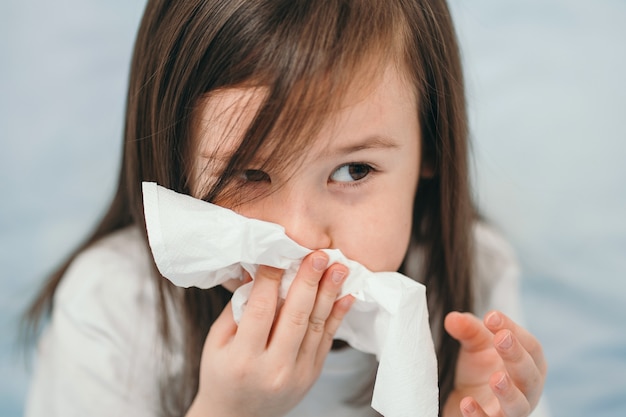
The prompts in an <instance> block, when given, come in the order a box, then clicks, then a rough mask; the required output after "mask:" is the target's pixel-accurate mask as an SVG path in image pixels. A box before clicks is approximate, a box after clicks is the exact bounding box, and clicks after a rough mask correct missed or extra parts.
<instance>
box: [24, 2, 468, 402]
mask: <svg viewBox="0 0 626 417" xmlns="http://www.w3.org/2000/svg"><path fill="white" fill-rule="evenodd" d="M389 62H394V63H395V64H396V65H397V66H398V67H399V68H401V69H402V71H403V73H405V74H406V76H407V79H408V80H409V81H410V82H412V83H413V85H414V88H415V93H416V99H417V104H418V109H419V114H418V117H419V120H420V124H421V128H422V140H423V144H422V146H423V149H424V161H423V163H424V164H429V165H430V166H432V168H433V170H434V175H433V176H432V178H428V179H424V180H422V181H420V185H419V187H418V190H417V193H416V195H415V203H414V219H413V232H412V244H413V245H414V246H417V247H419V248H420V251H422V253H423V255H424V256H423V259H424V260H425V262H424V264H423V266H422V267H421V268H422V269H421V273H420V275H421V276H420V278H419V279H420V281H422V282H423V283H424V284H425V285H426V286H427V291H428V301H429V309H430V314H431V320H432V325H433V326H435V327H436V328H434V329H433V334H434V335H435V336H436V337H437V340H436V341H435V342H436V346H437V354H438V360H439V378H440V400H441V401H442V402H443V401H445V399H446V398H447V396H448V395H449V393H450V391H451V390H452V388H453V382H454V374H455V367H456V358H457V355H458V344H457V343H456V342H455V341H454V340H453V339H452V338H451V337H449V336H448V335H447V334H446V332H445V331H444V330H443V324H442V322H443V320H442V317H443V316H444V315H445V314H446V313H448V312H450V311H453V310H461V311H470V310H471V308H472V294H471V276H470V275H471V274H470V271H471V269H472V266H471V253H472V248H471V238H470V234H471V232H470V230H471V222H472V219H473V215H474V213H473V205H472V203H471V199H470V192H469V184H468V162H467V159H468V143H467V141H468V138H467V123H466V111H465V97H464V87H463V79H462V72H461V65H460V58H459V51H458V45H457V40H456V35H455V33H454V28H453V24H452V21H451V17H450V13H449V10H448V7H447V5H446V3H445V0H385V1H369V0H319V1H310V0H186V1H168V0H151V1H148V4H147V6H146V10H145V13H144V17H143V20H142V22H141V26H140V28H139V32H138V36H137V40H136V44H135V50H134V56H133V60H132V66H131V73H130V82H129V91H128V98H127V107H126V124H125V140H124V150H123V160H122V166H121V173H120V176H119V183H118V186H117V190H116V192H115V195H114V197H113V200H112V203H111V205H110V207H109V209H108V211H107V212H106V215H105V216H104V218H103V219H102V221H101V222H100V224H99V225H98V226H97V228H96V229H95V231H94V232H93V233H92V234H91V236H89V237H88V239H87V240H86V241H85V243H84V244H82V245H81V246H80V247H79V248H78V249H77V250H76V251H75V252H74V253H73V254H72V255H71V256H70V257H69V259H68V260H67V262H66V263H65V264H64V265H62V266H61V267H60V268H59V269H58V270H57V271H55V272H54V273H53V274H52V275H51V276H50V279H49V280H48V281H47V283H46V285H45V286H44V287H43V288H42V290H41V292H40V294H39V295H38V297H37V298H36V300H35V301H34V303H33V304H32V306H31V307H30V309H29V311H28V312H27V316H26V317H27V318H28V319H29V320H30V321H31V324H33V325H34V326H36V325H37V322H38V320H39V319H40V318H41V317H42V316H43V315H44V314H46V313H49V312H50V310H51V309H52V307H53V305H52V297H53V294H54V292H55V290H56V288H57V286H58V284H59V282H60V281H61V279H62V277H63V274H64V273H65V271H66V269H67V267H68V265H69V264H70V263H71V261H72V260H73V259H74V257H75V256H76V255H77V254H78V253H79V252H80V251H82V250H83V249H85V248H86V247H88V246H89V245H91V244H92V243H93V242H95V241H97V240H98V239H100V238H102V237H103V236H106V235H107V234H110V233H111V232H113V231H115V230H118V229H121V228H123V227H125V226H128V225H131V224H136V225H138V226H139V227H140V229H141V230H145V226H144V217H143V206H142V199H141V182H142V181H155V182H157V183H159V184H161V185H163V186H165V187H167V188H170V189H173V190H175V191H178V192H182V193H189V192H190V190H189V173H190V154H191V152H192V150H191V136H192V135H191V132H192V130H193V125H194V123H193V120H194V117H193V115H194V109H195V107H196V106H197V104H198V102H199V100H201V99H202V98H203V97H205V96H206V95H207V94H209V93H210V92H211V91H215V90H217V89H221V88H226V87H230V86H238V85H258V86H263V87H264V88H266V89H267V94H266V96H265V98H264V101H263V103H262V104H261V106H260V107H259V110H258V111H257V114H256V117H255V119H254V120H253V121H252V123H251V124H250V125H249V127H248V129H247V131H246V133H245V135H244V137H243V139H242V141H241V144H240V146H239V148H238V149H237V150H236V151H235V153H234V154H233V156H232V158H231V160H230V161H229V162H228V163H227V164H226V166H225V168H224V169H223V172H221V176H220V177H219V179H218V181H217V182H216V183H215V184H213V187H212V189H210V190H206V193H205V195H204V197H205V198H206V199H207V200H209V201H212V200H214V199H215V198H216V197H217V196H218V195H220V193H222V192H224V190H226V189H227V188H228V184H229V181H230V179H231V178H232V176H233V173H234V172H237V171H238V170H239V169H240V168H241V167H245V166H246V164H247V163H249V161H250V160H251V159H252V158H253V157H254V156H255V155H256V154H257V152H258V150H259V149H261V148H262V147H263V148H267V147H271V149H272V150H273V152H271V154H272V155H278V156H279V157H278V158H276V161H272V160H269V161H267V163H279V162H281V161H282V160H284V159H285V158H287V157H288V156H289V155H292V154H293V153H294V152H293V151H294V150H296V149H301V148H303V147H306V137H311V135H306V134H303V133H311V131H312V130H315V126H317V125H319V123H318V122H319V121H321V120H322V119H323V118H324V117H326V115H327V114H328V111H329V109H334V108H336V105H337V103H338V101H337V100H338V99H337V97H342V96H343V95H344V93H345V92H346V91H347V90H348V89H349V88H350V86H352V85H353V78H354V77H353V74H355V73H356V72H357V70H359V69H360V68H363V67H364V66H367V65H371V66H372V67H373V68H378V69H381V68H383V67H384V65H387V64H388V63H389ZM376 73H377V72H376V70H373V72H372V75H375V74H376ZM285 138H289V140H287V139H285ZM298 138H301V139H298ZM302 138H303V139H302ZM409 262H412V258H411V257H407V258H406V259H405V265H404V266H403V268H404V269H411V268H410V267H409V265H408V264H407V263H409ZM155 276H156V275H155ZM155 285H156V286H157V288H158V294H160V305H159V307H158V308H159V309H160V312H161V317H162V322H161V330H162V334H163V338H164V341H165V342H166V343H168V341H169V340H170V339H171V335H170V332H169V328H168V320H167V319H166V317H167V314H168V313H167V311H166V304H167V303H166V300H167V299H168V298H171V299H172V300H173V301H174V305H175V306H177V308H179V309H180V311H182V316H183V317H184V320H183V321H184V331H185V332H186V333H185V334H186V339H185V340H186V341H187V344H186V349H187V352H186V356H185V358H186V365H185V371H184V372H185V373H184V375H183V378H182V379H181V384H183V385H182V389H181V393H179V395H178V398H175V399H174V400H175V403H177V405H176V407H174V408H175V409H177V410H172V413H176V412H179V413H180V412H181V410H184V409H186V407H187V406H188V405H189V403H190V401H191V399H192V397H193V395H194V394H195V391H196V390H197V384H198V372H199V363H200V355H201V351H202V345H203V342H204V339H205V337H206V334H207V333H208V330H209V327H210V325H211V323H212V322H213V321H214V320H215V319H216V318H217V316H218V314H219V313H220V311H221V310H222V309H223V307H224V306H225V304H226V303H227V301H228V298H229V293H228V292H227V291H225V290H224V289H222V288H216V289H212V290H199V289H194V288H191V289H187V290H184V291H179V290H176V291H174V289H173V288H172V287H171V285H170V284H169V283H168V281H167V280H165V279H159V277H158V276H157V279H156V280H155ZM181 294H182V295H181ZM170 404H171V402H170Z"/></svg>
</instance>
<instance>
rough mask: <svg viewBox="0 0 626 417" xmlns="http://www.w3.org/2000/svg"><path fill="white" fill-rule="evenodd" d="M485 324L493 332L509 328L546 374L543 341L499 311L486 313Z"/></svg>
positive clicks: (542, 372)
mask: <svg viewBox="0 0 626 417" xmlns="http://www.w3.org/2000/svg"><path fill="white" fill-rule="evenodd" d="M484 322H485V326H487V328H488V329H489V330H490V331H491V332H492V333H493V334H495V333H497V332H498V331H500V330H503V329H509V330H511V332H512V333H513V334H514V335H515V337H516V338H517V339H518V340H519V342H520V343H521V345H522V346H523V347H524V349H525V350H526V351H527V352H528V353H529V354H530V356H531V357H532V358H533V361H534V362H535V364H536V365H537V368H538V369H539V371H540V372H541V374H542V375H544V376H545V375H546V372H547V368H548V367H547V363H546V359H545V356H544V354H543V348H542V347H541V343H539V341H538V340H537V338H535V336H533V335H532V334H531V333H530V332H529V331H528V330H526V329H525V328H523V327H522V326H519V325H518V324H517V323H515V322H514V321H513V320H511V319H510V318H509V317H508V316H507V315H506V314H503V313H501V312H499V311H490V312H489V313H487V314H486V315H485V319H484Z"/></svg>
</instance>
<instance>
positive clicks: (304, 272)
mask: <svg viewBox="0 0 626 417" xmlns="http://www.w3.org/2000/svg"><path fill="white" fill-rule="evenodd" d="M327 264H328V256H327V255H326V254H325V253H324V252H321V251H317V252H314V253H312V254H310V255H309V256H307V257H306V258H305V259H304V260H303V262H302V265H301V266H300V270H299V271H298V274H297V275H296V277H295V279H294V281H293V284H292V285H291V288H290V289H289V293H288V294H287V298H286V300H285V303H284V305H283V306H282V307H279V306H278V301H277V300H278V289H279V285H280V281H281V278H282V275H283V271H282V270H280V269H275V268H271V267H267V266H261V267H259V269H258V271H257V274H256V277H255V279H254V284H253V287H252V292H251V294H250V297H249V299H248V303H247V305H246V308H245V310H244V312H243V315H242V318H241V322H240V323H239V326H237V324H236V323H235V322H234V320H233V315H232V308H231V305H230V303H229V304H228V305H227V306H226V308H225V309H224V311H223V312H222V314H221V315H220V316H219V317H218V319H217V320H216V321H215V323H214V324H213V326H212V327H211V330H210V331H209V334H208V336H207V339H206V342H205V345H204V349H203V352H202V360H201V365H200V384H199V389H198V393H197V395H196V398H195V400H194V402H193V404H192V406H191V408H190V410H189V412H188V414H187V415H188V416H193V415H203V416H220V417H227V416H238V417H245V416H280V415H283V414H285V413H286V412H287V411H289V410H290V409H291V408H293V407H294V406H295V405H296V404H297V403H298V402H300V400H301V399H302V398H303V397H304V395H305V394H306V392H307V391H308V389H309V388H310V387H311V386H312V385H313V383H314V382H315V380H316V379H317V378H318V377H319V374H320V372H321V369H322V365H323V363H324V360H325V358H326V355H327V354H328V352H329V350H330V348H331V345H332V341H333V337H334V334H335V332H336V331H337V329H338V328H339V325H340V323H341V321H342V320H343V317H344V316H345V314H346V313H347V312H348V310H349V308H350V306H351V305H352V302H353V301H354V298H353V297H352V296H346V297H343V298H341V299H339V300H337V296H338V295H339V292H340V290H341V286H342V284H343V281H344V280H345V277H346V276H347V274H348V269H347V268H346V267H345V266H343V265H340V264H334V265H331V266H330V267H329V268H328V269H327V268H326V265H327Z"/></svg>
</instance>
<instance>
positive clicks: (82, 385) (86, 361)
mask: <svg viewBox="0 0 626 417" xmlns="http://www.w3.org/2000/svg"><path fill="white" fill-rule="evenodd" d="M154 279H155V275H154V272H153V268H152V258H151V256H150V253H149V249H148V247H147V244H146V243H145V240H144V239H143V237H142V236H141V233H140V231H139V230H138V229H137V228H134V227H130V228H127V229H123V230H120V231H118V232H115V233H112V234H111V235H109V236H107V237H105V238H103V239H101V240H100V241H98V242H96V243H95V244H93V245H92V246H90V247H89V248H88V249H86V250H84V251H83V252H82V253H80V254H79V255H78V256H77V257H76V258H75V260H74V261H73V262H72V264H71V265H70V267H69V268H68V270H67V272H66V273H65V275H64V277H63V279H62V281H61V283H60V285H59V287H58V289H57V292H56V294H55V297H54V304H53V311H52V317H51V320H50V323H49V325H48V327H47V329H46V331H45V333H44V334H43V335H42V338H41V340H40V343H39V348H38V352H37V368H36V370H35V372H34V375H33V378H32V383H31V390H30V394H29V401H28V407H27V409H28V413H27V415H29V416H38V415H48V416H61V415H79V414H82V415H94V416H98V415H105V414H106V415H111V414H115V415H136V416H144V415H154V411H155V410H156V409H157V407H158V404H159V403H158V398H159V380H160V378H161V377H162V376H163V373H164V372H167V369H165V368H164V365H163V366H162V365H161V363H162V360H161V358H162V352H163V350H162V340H161V339H160V334H159V325H158V323H159V315H158V308H159V303H158V300H159V298H158V296H157V293H156V285H155V284H154Z"/></svg>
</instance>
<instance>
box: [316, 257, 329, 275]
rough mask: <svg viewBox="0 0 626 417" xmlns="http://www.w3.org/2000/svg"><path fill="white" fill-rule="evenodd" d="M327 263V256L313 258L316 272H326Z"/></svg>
mask: <svg viewBox="0 0 626 417" xmlns="http://www.w3.org/2000/svg"><path fill="white" fill-rule="evenodd" d="M327 263H328V261H327V260H326V257H325V256H322V255H316V256H314V257H313V269H314V270H316V271H317V272H322V271H324V269H326V264H327Z"/></svg>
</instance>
